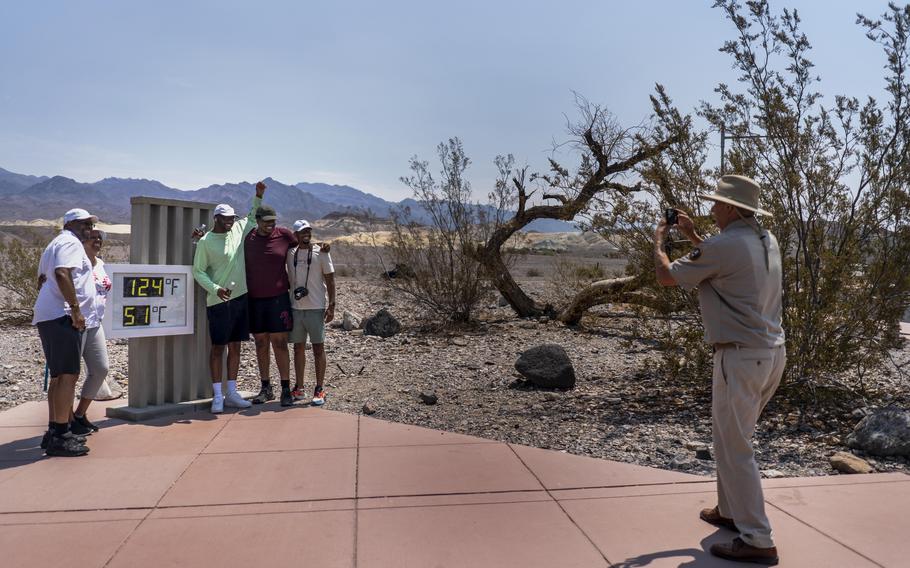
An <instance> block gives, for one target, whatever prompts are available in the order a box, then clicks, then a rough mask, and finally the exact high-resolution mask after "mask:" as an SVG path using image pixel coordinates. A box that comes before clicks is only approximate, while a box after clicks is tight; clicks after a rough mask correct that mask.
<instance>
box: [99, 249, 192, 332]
mask: <svg viewBox="0 0 910 568" xmlns="http://www.w3.org/2000/svg"><path fill="white" fill-rule="evenodd" d="M104 268H105V270H107V273H108V276H110V278H111V280H112V281H113V287H112V289H111V293H110V294H109V295H108V297H107V301H108V306H107V310H106V312H105V316H104V332H105V335H107V337H109V338H119V337H128V338H133V337H155V336H162V335H184V334H189V333H193V327H194V326H193V323H194V322H193V318H194V315H193V314H194V312H193V306H194V305H195V302H194V296H195V294H196V288H195V286H194V282H193V267H192V266H187V265H172V264H171V265H164V264H105V265H104Z"/></svg>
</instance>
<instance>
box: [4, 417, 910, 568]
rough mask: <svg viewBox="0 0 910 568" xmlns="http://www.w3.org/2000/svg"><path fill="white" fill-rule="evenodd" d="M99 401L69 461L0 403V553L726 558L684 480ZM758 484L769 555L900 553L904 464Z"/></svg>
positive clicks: (405, 561)
mask: <svg viewBox="0 0 910 568" xmlns="http://www.w3.org/2000/svg"><path fill="white" fill-rule="evenodd" d="M108 404H110V403H108ZM114 404H123V402H122V401H115V403H114ZM103 407H104V404H102V403H98V404H97V405H96V406H94V407H93V408H92V410H91V411H90V418H93V419H94V418H98V424H99V425H101V426H102V430H101V432H99V433H97V434H95V435H93V436H92V437H91V438H90V439H89V446H90V447H91V453H90V454H89V455H88V456H86V457H81V458H44V457H42V452H41V450H40V449H39V448H38V443H39V442H40V440H41V435H42V433H43V431H44V429H45V427H46V420H47V418H46V416H47V415H46V405H45V404H44V403H37V402H33V403H27V404H24V405H22V406H19V407H16V408H14V409H11V410H8V411H6V412H3V413H0V551H2V557H0V565H2V566H4V567H31V566H35V567H46V566H74V567H79V568H90V567H96V566H97V567H101V566H109V567H144V566H149V567H156V568H157V567H165V566H193V567H196V566H209V567H212V568H215V567H217V568H221V567H225V566H243V567H253V566H269V567H275V568H278V567H284V566H312V567H333V566H346V567H351V566H357V567H364V568H366V567H379V566H388V567H396V568H398V567H403V566H408V567H409V566H413V567H415V568H416V567H419V568H425V567H429V566H445V567H449V566H464V567H472V568H473V567H480V566H489V567H497V568H498V567H512V566H514V567H522V568H528V567H547V568H552V567H559V568H562V567H575V566H578V567H588V566H622V567H632V566H653V567H661V566H674V567H676V566H705V567H708V566H718V567H721V566H738V565H742V564H736V563H729V562H725V561H722V560H719V559H716V558H713V557H712V556H710V555H709V554H708V552H707V549H708V547H709V546H710V545H711V544H713V543H715V542H722V541H728V540H730V539H732V538H733V537H734V536H735V534H733V533H731V532H728V531H725V530H719V529H715V528H714V527H712V526H710V525H707V524H705V523H703V522H701V521H699V520H698V517H697V515H698V511H699V509H701V508H703V507H709V506H713V505H714V503H715V497H714V483H713V482H712V481H710V480H709V479H706V478H704V477H699V476H694V475H687V474H682V473H674V472H669V471H662V470H656V469H650V468H645V467H639V466H635V465H630V464H624V463H617V462H609V461H603V460H597V459H591V458H584V457H578V456H572V455H568V454H564V453H560V452H556V451H547V450H539V449H535V448H529V447H524V446H517V445H511V444H502V443H498V442H492V441H489V440H483V439H479V438H472V437H469V436H462V435H458V434H451V433H444V432H439V431H435V430H427V429H423V428H418V427H414V426H405V425H400V424H394V423H389V422H384V421H382V420H375V419H372V418H367V417H358V416H353V415H349V414H342V413H337V412H332V411H330V410H324V409H317V408H312V407H304V408H281V407H280V406H278V405H277V404H267V405H263V406H261V407H253V409H251V410H245V411H242V412H238V413H233V414H230V413H229V414H223V415H220V416H217V417H216V416H213V415H211V414H208V413H196V414H191V415H184V416H180V417H177V418H170V419H159V420H154V421H151V422H145V423H141V424H133V423H126V422H121V421H118V420H102V419H100V416H101V415H102V413H103ZM765 497H766V500H767V503H768V514H769V516H770V518H771V523H772V525H773V526H774V529H775V536H776V540H777V546H778V550H779V552H780V555H781V563H780V566H792V567H799V568H813V567H819V568H834V567H845V568H847V567H849V568H860V567H865V566H888V567H898V566H908V565H910V563H908V560H907V558H908V556H910V539H908V537H907V535H908V526H910V525H908V521H907V518H908V517H907V510H908V509H910V476H907V475H904V474H880V475H863V476H832V477H821V478H819V477H815V478H794V479H774V480H767V481H766V482H765ZM742 566H745V565H742Z"/></svg>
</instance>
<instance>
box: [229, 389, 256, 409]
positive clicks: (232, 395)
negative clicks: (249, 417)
mask: <svg viewBox="0 0 910 568" xmlns="http://www.w3.org/2000/svg"><path fill="white" fill-rule="evenodd" d="M224 405H225V406H229V407H231V408H249V407H251V406H253V403H252V402H250V401H248V400H244V398H243V397H242V396H240V393H239V392H237V391H234V392H229V393H228V394H227V396H226V397H224Z"/></svg>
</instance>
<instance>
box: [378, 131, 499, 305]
mask: <svg viewBox="0 0 910 568" xmlns="http://www.w3.org/2000/svg"><path fill="white" fill-rule="evenodd" d="M437 152H438V156H439V161H440V163H441V166H442V170H441V172H440V179H439V181H437V180H436V179H434V178H433V175H432V174H431V173H430V166H429V163H428V162H426V161H421V160H419V159H418V158H417V157H416V156H415V157H413V158H411V161H410V166H411V172H412V174H411V176H409V177H403V178H401V181H402V182H404V183H405V184H406V185H407V186H408V187H410V188H411V190H412V191H413V194H414V199H415V200H416V201H417V202H418V204H419V205H418V207H416V208H415V209H410V208H404V209H401V210H399V211H397V212H395V213H394V214H393V216H392V224H393V228H392V236H391V239H390V242H389V244H388V247H387V248H388V250H389V254H390V255H391V257H392V259H393V262H394V264H396V265H400V266H407V267H409V269H410V270H411V271H412V274H413V277H411V278H393V279H389V280H388V282H389V285H390V286H393V287H395V288H397V289H399V290H401V291H403V292H405V293H406V294H408V295H410V296H411V297H412V298H413V299H414V300H415V301H417V302H418V303H419V304H421V305H423V306H424V307H426V308H428V309H429V310H430V311H431V312H432V313H434V314H435V315H436V316H437V317H439V318H440V319H442V320H446V321H452V322H467V321H470V320H471V317H472V314H473V313H474V312H475V310H476V308H477V307H478V305H479V304H480V302H482V301H483V299H484V298H485V297H486V296H488V295H489V293H490V291H491V290H492V285H491V283H490V280H489V278H488V275H486V274H485V273H484V271H483V270H482V266H481V265H480V264H479V263H478V262H477V261H476V260H474V259H473V258H472V257H471V255H470V252H471V250H472V249H474V248H475V247H476V246H477V245H478V243H482V242H484V241H485V240H486V239H487V236H488V235H489V233H490V231H491V230H492V229H493V228H494V227H495V226H496V225H497V224H498V223H501V222H502V220H503V218H504V216H505V213H506V211H507V209H508V206H509V204H510V203H509V199H510V198H509V194H508V192H507V191H505V189H504V188H505V183H506V180H507V178H506V179H501V180H499V181H498V182H497V189H496V190H494V192H492V193H491V194H490V195H489V203H488V204H487V205H481V204H479V203H474V202H472V198H471V185H470V182H468V180H467V179H465V177H464V175H465V171H466V170H467V168H468V166H469V165H470V163H471V161H470V159H469V158H468V157H467V156H466V155H465V152H464V148H463V145H462V143H461V140H459V139H458V138H452V139H450V140H449V141H448V143H442V144H440V145H439V146H438V148H437ZM497 166H498V167H499V168H500V171H501V172H504V174H503V175H507V174H508V172H510V171H511V169H512V158H511V156H509V157H498V158H497ZM501 177H502V176H501ZM500 188H502V189H500ZM420 221H422V222H420Z"/></svg>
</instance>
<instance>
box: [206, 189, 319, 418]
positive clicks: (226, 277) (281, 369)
mask: <svg viewBox="0 0 910 568" xmlns="http://www.w3.org/2000/svg"><path fill="white" fill-rule="evenodd" d="M265 189H266V186H265V184H264V183H262V182H259V183H257V184H256V197H255V198H254V199H253V206H252V208H251V209H250V212H249V214H248V215H247V216H246V217H245V218H242V219H238V218H237V216H236V215H235V214H234V209H233V207H231V206H230V205H226V204H221V205H218V206H217V207H215V226H214V227H213V229H212V230H211V231H209V232H208V233H205V234H204V235H202V234H201V232H199V231H197V232H195V233H194V235H195V236H201V238H200V239H199V241H198V243H197V244H196V254H195V257H194V258H193V276H194V278H195V279H196V282H198V283H199V285H200V286H202V288H204V289H205V291H206V292H207V293H208V294H207V297H206V306H207V307H206V313H207V316H208V323H209V335H210V336H211V339H212V349H211V352H210V354H209V368H210V370H211V376H212V387H213V389H214V396H213V398H212V412H213V413H215V414H218V413H221V412H223V411H224V407H225V406H228V407H234V408H248V407H249V406H250V404H251V403H250V402H249V401H247V400H245V399H244V398H243V397H241V396H240V394H239V393H238V392H237V373H238V372H239V369H240V342H241V341H245V340H248V339H249V337H250V333H252V334H253V339H254V341H255V345H256V362H257V363H258V367H259V378H260V382H261V386H260V390H259V394H257V395H256V397H255V398H253V403H255V404H261V403H264V402H267V401H269V400H273V399H274V398H275V394H274V389H273V388H272V383H271V376H270V375H271V372H270V366H271V365H270V362H271V361H270V351H273V352H274V354H275V366H276V367H277V368H278V377H279V381H280V383H281V405H282V406H292V405H293V404H294V403H295V401H299V400H303V399H305V398H306V395H305V389H304V384H303V383H304V370H305V365H306V351H305V348H306V343H307V340H308V339H309V342H310V344H312V346H313V359H314V366H315V371H316V386H315V388H314V390H313V397H312V399H311V402H312V404H314V405H317V406H321V405H322V404H324V403H325V396H326V393H325V386H324V385H325V368H326V357H325V347H324V345H325V324H326V323H328V322H330V321H332V320H333V319H334V318H335V269H334V267H333V265H332V257H331V256H330V255H329V247H328V245H325V244H323V245H319V244H316V243H314V242H313V228H312V227H311V226H310V224H309V223H308V222H307V221H306V220H303V219H299V220H297V221H295V222H294V224H293V227H292V230H289V229H287V228H285V227H279V226H278V225H277V219H278V216H277V214H276V212H275V209H274V208H272V207H270V206H268V205H262V196H263V195H264V193H265ZM253 224H255V229H250V226H251V225H253ZM288 342H290V343H293V344H294V379H295V380H294V386H293V389H292V388H291V384H290V375H291V371H290V352H289V350H288ZM225 347H226V348H227V377H228V380H227V392H223V391H222V384H221V381H222V376H223V372H224V369H223V368H222V361H223V359H224V351H225Z"/></svg>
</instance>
